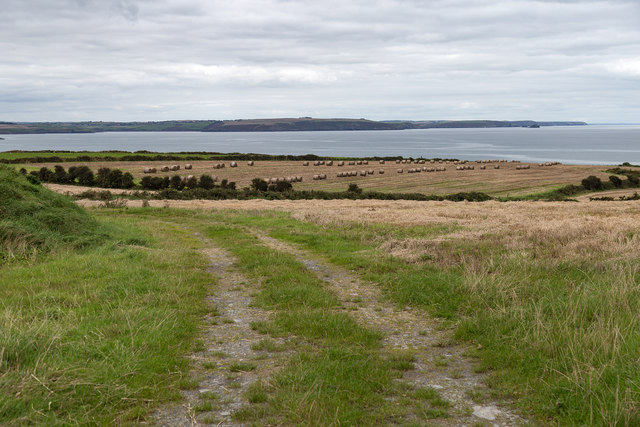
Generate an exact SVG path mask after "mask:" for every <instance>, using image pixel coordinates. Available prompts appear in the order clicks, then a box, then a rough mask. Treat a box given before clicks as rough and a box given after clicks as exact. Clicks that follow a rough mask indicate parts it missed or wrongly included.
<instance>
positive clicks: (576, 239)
mask: <svg viewBox="0 0 640 427" xmlns="http://www.w3.org/2000/svg"><path fill="white" fill-rule="evenodd" d="M393 167H395V165H394V166H393ZM552 169H553V168H544V170H545V171H551V170H552ZM0 172H1V173H3V174H4V175H3V176H4V179H5V180H7V181H11V182H10V184H9V185H5V186H4V187H0V191H1V193H2V196H3V197H2V199H1V203H2V205H0V208H1V209H0V220H1V222H0V224H2V229H1V230H2V234H1V235H0V237H1V238H2V244H3V246H2V247H3V259H2V269H1V270H0V301H2V316H1V317H0V330H2V331H3V333H2V334H1V335H0V388H1V389H2V390H3V393H1V394H0V424H7V425H10V424H69V423H79V424H113V423H119V424H122V423H131V422H154V420H157V418H156V417H157V416H158V415H157V413H158V412H157V411H158V410H161V409H162V408H167V407H173V406H176V405H177V406H178V407H179V406H184V405H182V404H181V403H180V402H181V401H182V399H195V400H193V402H195V403H194V404H193V405H191V404H190V406H189V407H190V408H191V412H189V416H190V417H191V419H197V420H198V421H199V422H201V423H210V424H214V425H215V424H217V423H219V422H221V421H224V420H225V419H228V420H232V421H233V422H239V423H248V424H258V425H264V424H291V425H302V424H304V425H344V424H349V425H352V424H357V425H387V424H397V425H412V424H413V425H423V424H427V423H429V422H435V423H436V424H438V425H459V424H460V423H466V424H468V425H473V424H474V423H475V424H476V425H478V426H480V425H487V424H489V421H488V420H487V419H484V418H481V417H479V416H477V415H474V414H475V413H476V411H475V408H476V406H475V405H479V406H482V405H485V407H488V406H491V405H497V406H498V407H499V408H500V409H501V411H502V412H501V414H503V415H504V414H508V413H509V411H512V412H514V413H517V414H519V416H520V417H522V418H517V417H515V418H514V417H511V418H508V419H507V421H504V420H503V421H501V422H504V423H506V424H507V425H516V424H519V423H524V422H526V421H524V420H529V422H530V423H532V424H534V425H638V424H640V413H639V412H638V408H639V407H640V385H639V384H640V370H638V368H637V347H638V343H640V332H639V331H640V318H639V317H638V315H637V313H638V311H639V310H640V291H639V289H640V288H639V287H638V281H639V279H640V274H639V271H640V270H639V269H640V262H639V261H638V260H640V238H639V237H638V234H637V224H638V221H639V220H640V206H639V205H638V204H637V203H638V202H606V203H595V202H594V203H566V202H508V203H499V202H486V203H453V202H411V201H397V202H388V201H364V200H358V201H350V200H333V201H262V200H251V201H234V200H227V201H220V202H213V201H207V202H204V201H194V202H186V201H183V202H179V201H174V202H170V203H166V206H172V207H179V208H181V209H172V208H153V207H147V208H121V209H104V208H102V209H94V210H90V211H89V214H86V213H85V212H84V211H82V210H79V209H77V208H75V207H73V205H72V204H70V203H69V201H68V200H66V199H65V198H64V197H62V196H56V195H53V194H52V193H49V192H47V191H46V190H43V189H42V188H41V187H39V186H35V185H32V184H29V183H28V182H27V181H26V179H24V178H23V177H21V176H19V175H17V174H15V173H12V172H11V171H10V170H8V169H6V168H2V169H0ZM456 172H458V171H456ZM466 172H476V173H479V172H488V171H478V170H476V171H464V172H462V171H459V173H466ZM505 172H506V171H505ZM517 172H527V171H517ZM517 172H516V171H515V170H514V171H513V172H512V173H513V174H516V173H517ZM427 175H429V174H427ZM27 195H29V197H26V196H27ZM159 206H162V205H159ZM31 215H32V216H31ZM42 218H49V221H43V220H42ZM64 218H75V219H73V221H72V224H73V225H74V226H68V225H67V226H65V223H64V221H63V219H64ZM16 230H18V231H19V232H18V231H16ZM268 239H271V240H268ZM268 242H272V243H271V244H267V243H268ZM278 242H281V243H278ZM283 244H288V245H293V246H292V247H293V248H294V249H295V248H297V249H295V250H296V251H297V252H296V254H297V255H296V254H291V253H289V252H287V251H285V249H283V246H282V245H283ZM207 248H209V249H211V248H219V249H220V250H224V251H226V253H228V254H229V255H228V257H229V263H231V264H230V267H229V268H231V269H232V270H233V271H234V272H235V273H234V274H236V275H237V276H234V277H235V278H234V282H233V283H228V284H227V285H228V287H229V289H230V291H229V292H230V293H231V294H233V292H235V291H233V290H234V289H236V288H238V289H240V288H246V289H247V293H246V297H243V298H249V299H250V301H249V303H248V304H249V306H251V307H255V308H256V309H260V310H263V312H264V313H265V314H264V320H261V321H259V322H252V323H251V328H252V330H254V331H257V332H258V333H260V334H262V335H261V338H260V339H255V338H251V340H253V341H252V342H250V343H249V344H250V345H251V348H252V351H253V353H251V354H252V356H251V357H248V358H241V359H237V360H236V359H234V358H232V357H230V356H228V355H227V356H226V358H225V356H224V355H222V354H221V352H220V351H219V349H216V345H222V344H223V342H222V341H223V340H224V339H223V337H222V336H219V337H218V338H215V333H214V334H213V335H203V333H204V332H205V331H207V330H209V328H211V327H213V326H215V327H217V328H222V327H224V325H225V324H242V319H233V318H226V317H224V316H226V315H224V316H221V315H220V314H219V313H218V312H217V311H220V312H223V311H224V310H225V309H226V307H219V308H218V310H216V309H215V308H212V307H213V306H212V305H211V304H213V305H214V306H215V304H216V301H217V300H220V301H222V296H223V294H222V292H223V291H222V289H223V288H224V286H223V285H224V283H223V281H224V280H228V278H227V279H225V276H216V275H215V274H212V273H209V272H208V271H207V270H211V264H210V263H211V261H210V260H208V259H207V257H206V256H205V254H206V251H205V252H203V250H205V249H207ZM304 254H307V255H304ZM301 257H302V258H301ZM313 257H316V258H313ZM314 259H317V260H318V261H314ZM318 262H321V263H326V264H327V265H329V266H330V267H331V268H332V269H333V270H332V271H342V272H343V273H340V274H341V275H343V276H344V275H346V276H344V277H343V278H344V279H345V280H343V281H341V282H340V283H339V286H338V287H337V288H336V287H335V286H334V287H332V286H331V285H330V282H328V281H327V279H326V278H325V277H324V274H328V273H322V274H318V272H317V271H315V270H317V265H319V264H317V263H318ZM310 266H311V267H313V268H311V267H310ZM314 266H316V267H314ZM314 269H315V270H314ZM239 277H241V278H239ZM356 281H357V282H358V284H356ZM350 284H351V285H350ZM349 286H352V287H353V289H351V290H348V289H345V288H348V287H349ZM363 289H365V290H366V289H369V291H368V292H370V294H367V293H365V294H363V293H361V292H362V290H363ZM356 291H357V292H360V293H355V292H356ZM349 292H354V293H353V295H351V294H350V293H349ZM376 292H378V293H379V295H378V293H376ZM345 295H346V297H345ZM349 295H351V296H349ZM367 295H369V296H367ZM371 295H374V296H371ZM345 298H347V299H345ZM207 301H209V302H210V303H211V304H208V303H207ZM238 301H239V300H238ZM385 316H387V317H388V319H390V320H394V321H395V320H398V321H399V322H400V323H398V325H402V327H401V329H400V330H398V331H396V330H394V328H395V326H394V325H395V323H393V322H390V323H385V322H384V320H385V319H386V317H385ZM407 316H408V317H407ZM410 319H413V320H410ZM423 320H424V322H428V323H427V325H431V326H429V327H426V326H423V325H422V323H421V322H422V321H423ZM398 327H400V326H398ZM213 331H214V332H215V330H213ZM203 336H209V337H210V338H209V341H206V342H205V341H203V338H202V337H203ZM432 336H437V337H438V338H437V340H434V339H433V338H431V337H432ZM237 339H238V341H241V340H242V337H237ZM394 340H395V341H394ZM393 342H396V343H399V344H400V345H401V344H402V343H411V346H410V347H409V348H408V349H407V348H405V349H404V350H402V351H399V350H398V349H397V348H396V347H394V345H392V344H390V343H393ZM416 343H422V344H418V345H416ZM227 345H228V346H230V347H229V348H231V346H233V345H236V344H235V343H234V342H229V343H227ZM458 347H460V348H461V349H462V350H461V351H460V352H458V351H454V349H455V348H458ZM399 348H402V347H399ZM276 354H278V355H279V356H277V357H278V358H279V359H278V360H281V363H280V362H279V363H278V364H277V367H276V368H269V369H270V370H269V376H268V377H265V378H262V379H261V380H260V381H255V380H252V381H250V382H242V381H240V379H241V378H244V377H242V375H244V373H245V372H250V371H257V372H263V371H262V370H261V369H262V368H261V366H262V365H264V364H267V365H268V363H269V361H270V360H271V359H273V358H274V357H276V356H275V355H276ZM452 354H454V355H455V354H457V355H458V356H456V357H457V358H458V359H459V360H458V359H456V357H453V356H452ZM425 355H426V356H428V357H426V358H425ZM221 359H222V360H224V362H221ZM454 359H456V360H457V361H455V360H454ZM196 361H197V363H196ZM269 366H271V365H269ZM454 367H455V369H454ZM463 368H464V369H463ZM465 369H466V370H465ZM467 371H468V372H467ZM216 372H218V373H219V378H220V379H221V380H220V381H223V384H222V385H221V387H223V388H220V390H217V389H212V388H211V387H212V386H207V388H206V389H205V388H203V386H202V385H201V384H217V383H215V382H214V383H207V378H209V377H211V375H213V374H212V373H216ZM265 372H266V371H265ZM421 378H422V379H421ZM471 379H474V380H478V381H481V383H482V386H481V387H480V386H473V387H472V386H471V385H470V384H471V383H470V382H469V381H470V380H471ZM232 386H233V387H237V388H239V390H240V391H241V393H238V394H237V396H238V397H237V401H232V400H228V399H227V398H222V397H221V396H222V394H221V393H223V391H224V388H225V387H226V388H232ZM198 389H202V390H204V391H202V390H201V392H198ZM452 389H453V391H454V392H455V393H453V392H452ZM181 390H182V391H181ZM457 395H461V396H463V398H461V400H456V399H455V398H454V396H457ZM194 396H195V397H194ZM465 396H466V397H465ZM465 399H467V400H465ZM191 401H192V400H189V402H191ZM465 402H466V403H465ZM172 405H173V406H172ZM465 408H466V409H465ZM221 414H226V415H221ZM220 417H228V418H224V419H222V418H220ZM187 420H188V418H185V419H184V421H185V422H187Z"/></svg>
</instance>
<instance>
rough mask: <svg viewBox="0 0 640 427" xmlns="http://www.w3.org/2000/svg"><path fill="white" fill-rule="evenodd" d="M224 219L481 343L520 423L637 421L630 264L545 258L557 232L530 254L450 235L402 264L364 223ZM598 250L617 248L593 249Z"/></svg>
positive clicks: (637, 302) (638, 303)
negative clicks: (525, 417) (294, 248)
mask: <svg viewBox="0 0 640 427" xmlns="http://www.w3.org/2000/svg"><path fill="white" fill-rule="evenodd" d="M231 221H234V222H236V223H238V224H242V225H244V226H250V227H257V228H260V229H261V230H263V231H267V232H269V233H270V234H271V235H272V236H273V237H276V238H279V239H283V240H286V241H289V242H293V243H297V244H301V245H302V246H304V247H305V248H307V249H308V250H311V251H313V252H316V253H318V254H320V255H322V256H325V257H327V258H328V259H329V260H331V261H332V262H334V263H337V264H340V265H343V266H345V267H347V268H350V269H353V270H355V271H357V272H359V273H360V274H361V275H362V277H363V278H365V279H368V280H370V281H373V282H375V283H378V284H379V285H380V286H381V287H382V288H383V289H384V290H385V292H386V294H387V295H388V297H389V298H390V299H391V300H393V301H396V302H397V303H398V304H410V305H416V306H420V307H424V308H427V309H428V310H430V311H431V312H432V313H433V314H434V315H437V316H441V317H445V318H449V319H451V320H452V321H454V322H455V323H456V324H457V325H458V326H457V332H456V336H457V337H458V338H459V339H462V340H465V341H470V342H474V343H479V344H481V346H482V350H480V351H477V352H475V353H476V355H477V356H478V357H480V358H481V360H482V361H483V364H484V367H485V369H488V370H491V371H492V372H493V373H494V375H493V376H492V378H493V380H492V386H493V387H494V391H495V393H496V394H497V395H500V396H502V397H505V398H513V399H516V400H518V401H519V404H520V407H521V408H522V409H523V410H524V411H525V412H526V413H529V414H530V415H531V416H534V417H536V418H539V419H541V420H542V419H546V420H555V422H558V423H560V424H569V425H572V424H583V423H584V424H589V425H594V424H604V425H638V424H640V414H639V413H638V407H639V403H640V385H639V384H640V372H639V371H638V369H637V366H636V364H635V362H634V360H635V359H636V355H637V353H636V351H635V348H636V347H635V346H636V345H637V343H639V342H640V332H639V331H640V319H639V318H638V317H637V312H638V310H640V287H638V283H639V282H640V274H639V271H640V270H639V267H640V266H639V264H638V261H637V259H630V260H627V261H618V262H608V263H604V264H602V263H597V262H594V261H595V260H594V259H590V255H589V253H588V252H587V253H584V254H582V255H581V256H578V257H577V258H574V259H567V260H562V259H556V258H555V254H556V253H557V245H561V244H562V241H563V239H564V238H565V236H562V235H559V236H557V239H558V240H554V238H553V236H551V237H549V236H547V239H545V240H540V241H538V242H531V243H532V244H533V245H534V247H533V249H532V250H531V251H530V252H529V253H526V252H525V253H518V252H512V251H510V250H508V249H507V248H506V247H505V246H503V245H501V244H497V242H496V241H491V242H482V241H468V240H455V239H453V240H451V241H449V242H444V243H443V244H441V245H439V247H436V248H435V249H434V250H435V251H438V252H440V254H438V256H436V257H434V258H426V259H425V260H424V261H423V262H418V263H407V262H404V261H402V260H401V259H398V258H392V257H389V256H388V255H386V254H385V253H384V252H382V251H380V250H377V249H376V247H377V246H378V245H379V242H380V241H381V240H382V241H384V240H385V239H391V238H394V237H397V234H398V231H389V232H387V233H385V231H384V227H378V228H377V230H376V231H375V234H374V233H372V231H373V230H372V229H371V228H370V227H369V226H367V225H361V224H353V223H348V224H342V225H338V224H333V225H329V226H327V225H326V224H325V225H323V226H318V225H315V224H312V223H303V222H298V221H293V220H290V219H288V216H287V215H286V214H259V215H250V214H249V215H247V214H244V215H234V216H233V217H231ZM442 231H443V230H442V229H438V228H437V227H436V228H435V229H433V228H432V227H411V228H407V229H405V231H404V232H405V233H406V234H407V235H415V234H418V235H429V234H432V235H437V234H439V233H440V232H442ZM443 234H446V232H445V233H443ZM394 235H395V236H394ZM608 250H613V251H615V250H616V248H615V247H612V248H607V247H606V246H605V247H603V248H602V251H603V253H604V254H606V253H607V251H608ZM461 254H473V255H471V256H469V257H468V258H466V257H463V258H458V260H459V261H458V262H457V263H454V265H453V266H450V267H444V268H443V267H441V266H439V265H438V263H437V262H433V261H432V259H446V258H448V259H451V258H453V259H456V257H458V256H459V255H461ZM532 255H533V256H532ZM592 255H596V254H592ZM604 256H605V257H606V255H604Z"/></svg>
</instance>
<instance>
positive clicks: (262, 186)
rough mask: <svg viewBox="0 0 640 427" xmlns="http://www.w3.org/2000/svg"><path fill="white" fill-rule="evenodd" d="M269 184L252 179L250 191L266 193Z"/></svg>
mask: <svg viewBox="0 0 640 427" xmlns="http://www.w3.org/2000/svg"><path fill="white" fill-rule="evenodd" d="M268 187H269V184H267V181H265V180H264V179H262V178H253V180H252V181H251V189H253V190H255V191H267V188H268Z"/></svg>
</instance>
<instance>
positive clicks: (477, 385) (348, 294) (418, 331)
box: [248, 229, 527, 426]
mask: <svg viewBox="0 0 640 427" xmlns="http://www.w3.org/2000/svg"><path fill="white" fill-rule="evenodd" d="M248 231H250V232H251V233H252V234H254V235H255V236H256V237H258V238H259V239H260V240H261V241H262V242H263V243H264V244H265V245H266V246H268V247H270V248H272V249H274V250H277V251H281V252H285V253H288V254H291V255H293V256H294V257H295V258H296V259H297V260H298V261H299V262H301V263H302V264H304V265H305V266H306V268H307V269H308V270H310V271H312V272H313V273H315V274H316V275H317V277H318V278H320V279H321V280H323V281H324V282H325V284H326V285H327V287H328V288H329V289H330V290H331V291H332V292H333V293H334V294H335V295H336V297H337V298H338V299H339V300H340V302H341V310H345V311H348V312H349V314H350V315H351V316H353V318H354V319H355V320H357V321H358V322H359V323H360V324H362V325H366V326H367V327H371V328H374V329H377V330H379V331H381V332H382V333H383V334H384V338H383V350H382V351H383V352H387V353H390V354H392V353H394V352H398V351H401V352H408V353H409V354H412V355H413V356H415V363H414V369H412V370H409V371H407V372H405V374H404V376H403V378H402V379H401V380H400V381H403V382H404V383H405V384H408V385H409V386H412V387H430V388H433V389H435V390H437V391H438V392H439V393H440V394H441V395H442V396H443V397H444V398H445V399H446V400H447V401H449V402H450V404H451V407H450V408H449V413H450V416H449V417H448V418H439V419H438V420H437V421H436V424H437V425H445V426H481V425H490V426H519V425H524V424H527V422H526V420H524V419H523V418H521V417H520V416H518V415H517V414H516V413H514V412H513V411H511V410H509V409H507V408H505V407H503V406H501V405H500V404H499V403H498V402H495V401H492V400H491V399H490V398H489V397H488V396H489V390H488V388H487V386H486V385H485V384H484V383H483V380H484V379H485V377H486V376H485V375H483V374H480V373H477V372H475V368H476V367H477V364H476V363H474V361H472V360H470V359H469V358H467V357H465V356H464V353H465V352H466V351H468V350H469V347H465V346H462V345H458V344H454V343H453V342H452V339H451V331H450V330H448V329H446V328H443V327H442V324H441V323H440V322H438V321H437V320H435V319H433V318H431V316H429V315H428V314H427V313H426V312H424V311H422V310H419V309H415V308H410V307H398V306H396V305H394V304H392V303H389V302H387V301H385V300H384V298H383V297H382V295H381V292H380V290H379V288H378V287H377V286H375V285H373V284H370V283H367V282H365V281H363V280H360V278H359V277H358V276H357V275H356V274H355V273H353V272H351V271H348V270H345V269H343V268H340V267H338V266H335V265H332V264H329V263H328V262H327V261H325V260H323V259H320V258H318V257H316V256H314V255H312V254H310V253H309V252H308V251H306V250H304V249H301V248H299V247H297V246H294V245H291V244H289V243H286V242H283V241H281V240H278V239H275V238H273V237H270V236H268V235H266V234H265V233H264V232H262V231H260V230H256V229H248ZM409 421H411V420H409Z"/></svg>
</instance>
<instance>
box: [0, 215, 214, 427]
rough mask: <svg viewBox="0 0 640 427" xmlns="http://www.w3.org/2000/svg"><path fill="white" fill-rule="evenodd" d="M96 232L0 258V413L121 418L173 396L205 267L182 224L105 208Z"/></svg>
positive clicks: (58, 420) (13, 418) (34, 418)
mask: <svg viewBox="0 0 640 427" xmlns="http://www.w3.org/2000/svg"><path fill="white" fill-rule="evenodd" d="M96 216H97V219H91V220H90V221H93V222H96V224H100V225H101V226H103V227H105V228H107V229H109V230H110V235H109V236H107V237H106V238H105V240H104V241H103V242H102V243H101V244H97V245H93V246H91V247H89V248H84V249H82V250H80V249H77V248H71V249H70V248H68V247H65V248H62V249H56V250H53V251H52V252H50V253H49V254H48V255H46V256H42V257H39V258H38V260H37V261H34V260H33V259H32V260H30V261H29V260H27V261H16V262H13V263H11V264H9V265H5V266H4V267H3V268H2V270H0V301H1V302H0V306H1V307H2V311H1V313H2V314H1V315H0V331H2V334H0V390H2V393H0V424H3V425H24V424H33V425H45V424H46V425H51V424H126V423H130V422H142V421H145V420H147V419H148V418H149V412H150V410H151V408H153V407H154V406H155V405H157V404H158V403H159V402H162V401H167V400H172V399H178V398H179V397H180V396H179V394H178V392H177V389H178V385H179V382H180V381H181V379H182V378H183V377H184V376H185V375H186V372H187V370H188V362H187V360H186V359H185V357H184V355H185V354H186V353H188V352H189V350H190V349H191V347H192V346H193V338H194V336H195V334H196V332H197V327H198V322H199V319H200V316H201V314H202V313H203V311H204V309H205V306H204V296H205V294H206V286H207V285H208V284H209V283H210V280H211V278H210V276H209V275H208V274H207V273H205V272H204V271H203V267H204V260H203V258H202V257H201V256H200V255H199V254H198V252H197V251H196V249H197V248H196V247H195V246H194V245H195V243H194V240H193V238H192V237H191V236H188V235H186V234H185V233H184V232H183V231H182V230H181V229H179V228H176V227H172V226H167V225H166V224H161V223H159V222H158V221H154V220H149V219H148V218H147V219H145V220H142V219H140V218H136V217H135V216H127V217H121V216H119V215H114V212H113V211H104V212H99V213H97V214H96Z"/></svg>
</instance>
